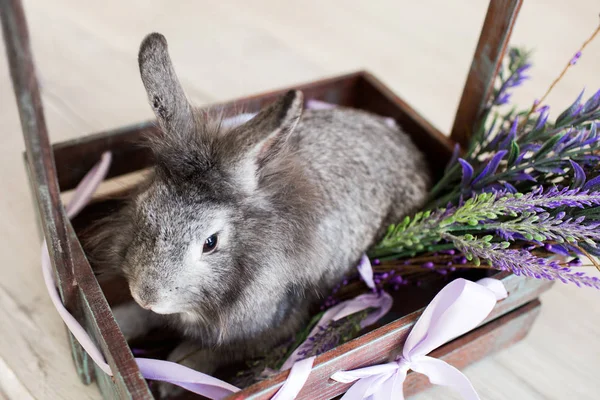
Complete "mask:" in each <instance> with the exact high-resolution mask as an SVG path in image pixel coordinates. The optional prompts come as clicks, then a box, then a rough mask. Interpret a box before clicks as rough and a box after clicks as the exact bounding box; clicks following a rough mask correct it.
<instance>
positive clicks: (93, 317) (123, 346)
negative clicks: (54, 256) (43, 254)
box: [68, 224, 153, 399]
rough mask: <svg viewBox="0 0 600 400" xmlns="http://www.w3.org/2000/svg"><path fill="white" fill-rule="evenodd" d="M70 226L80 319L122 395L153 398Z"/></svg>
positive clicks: (123, 397)
mask: <svg viewBox="0 0 600 400" xmlns="http://www.w3.org/2000/svg"><path fill="white" fill-rule="evenodd" d="M68 230H69V234H70V236H69V237H70V244H71V246H72V249H73V256H74V260H73V261H74V265H75V274H76V276H77V284H78V289H79V295H80V299H81V301H80V302H79V304H78V306H79V313H81V314H82V316H81V318H78V320H79V321H83V325H84V327H85V328H86V331H87V332H88V333H89V334H90V336H91V337H92V339H93V340H94V341H95V343H96V345H97V346H99V348H100V350H101V351H102V353H103V354H104V357H105V358H106V362H107V363H108V364H109V365H110V367H111V370H112V371H113V374H114V375H113V376H112V378H111V380H112V381H113V383H114V385H115V390H116V392H117V393H118V394H119V398H122V399H128V398H134V399H152V398H153V397H152V394H151V393H150V389H149V388H148V385H147V384H146V380H145V379H144V378H143V377H142V375H141V373H140V370H139V369H138V367H137V363H136V362H135V360H134V358H133V354H132V353H131V350H130V349H129V346H128V344H127V342H126V340H125V337H123V334H122V333H121V331H120V329H119V326H118V325H117V322H116V320H115V319H114V316H113V314H112V311H111V309H110V307H109V305H108V302H107V301H106V298H105V297H104V294H103V293H102V290H101V289H100V285H99V284H98V281H97V279H96V276H95V275H94V273H93V271H92V268H91V267H90V264H89V263H88V261H87V259H86V258H85V254H84V252H83V249H82V248H81V244H80V243H79V241H78V240H77V236H76V234H75V231H74V229H73V227H72V225H71V224H69V225H68ZM90 362H91V361H90ZM102 374H104V372H102Z"/></svg>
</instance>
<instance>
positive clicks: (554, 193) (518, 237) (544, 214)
mask: <svg viewBox="0 0 600 400" xmlns="http://www.w3.org/2000/svg"><path fill="white" fill-rule="evenodd" d="M582 185H583V186H584V187H585V184H584V182H582ZM598 206H600V192H597V191H595V192H589V191H588V190H586V189H584V188H578V189H570V188H562V189H559V188H556V187H554V188H551V189H549V190H547V191H545V192H544V191H543V190H542V189H536V190H534V191H532V192H530V193H526V194H521V193H516V194H513V193H507V192H495V193H482V194H479V195H475V196H474V197H472V198H470V199H468V200H467V201H465V202H464V204H462V205H461V206H459V207H450V208H448V209H440V210H437V211H434V212H425V213H420V214H418V218H414V219H412V220H411V219H405V221H404V222H403V223H402V224H400V225H398V226H393V227H392V228H391V229H390V230H389V231H388V233H387V235H386V236H385V237H384V239H383V240H382V241H381V242H380V243H379V244H378V245H377V246H375V247H374V249H373V250H372V252H371V253H370V255H371V256H372V257H377V258H379V259H385V260H389V259H400V258H404V257H412V256H414V255H416V254H418V253H422V252H431V251H441V250H447V249H452V248H454V249H458V250H459V251H460V252H462V253H463V254H464V256H465V257H466V258H467V260H469V261H473V262H474V263H475V265H479V263H480V262H481V261H482V260H485V261H486V262H488V263H490V264H491V265H492V267H493V268H498V269H510V270H511V271H517V270H519V268H521V267H520V266H519V264H518V263H515V264H514V265H513V264H511V266H510V268H508V267H506V266H504V265H503V264H498V265H496V261H497V260H498V259H499V257H501V254H500V253H502V252H506V254H507V257H509V259H515V257H516V255H517V254H518V255H519V257H521V258H523V257H525V253H523V251H525V252H526V253H529V252H528V250H523V249H515V248H511V246H513V244H514V245H516V246H517V247H519V245H518V244H517V242H518V243H523V242H529V243H533V244H535V245H541V244H544V243H545V244H547V243H554V244H562V246H561V247H557V248H562V249H564V251H565V252H566V253H567V254H569V255H572V256H578V255H579V253H578V250H577V249H581V248H582V247H587V248H590V249H593V250H594V251H593V252H594V253H599V252H600V251H599V249H598V247H599V246H598V243H600V232H598V227H600V223H599V222H590V221H587V219H586V217H585V216H578V217H574V216H573V214H574V212H576V211H577V210H579V209H581V208H584V207H586V208H587V210H594V209H600V207H598ZM477 249H480V250H482V251H483V250H484V249H487V250H489V251H490V252H491V253H488V256H484V255H483V253H481V252H478V251H477ZM515 252H516V253H515ZM530 255H531V257H534V258H536V257H537V256H533V255H532V254H530ZM540 260H543V258H540ZM521 261H528V262H529V261H531V259H530V258H527V259H525V258H523V260H521ZM430 264H431V265H432V266H433V265H434V263H432V262H430ZM536 265H538V264H536ZM556 265H558V264H556V263H548V264H544V263H542V264H539V265H538V266H537V269H536V271H537V272H536V273H533V272H531V271H533V270H531V271H530V270H527V269H528V268H530V267H529V266H528V265H526V264H523V267H522V268H523V269H524V270H523V271H522V272H521V273H523V274H525V275H527V276H534V277H542V278H547V279H550V278H552V279H555V278H556V277H557V276H559V275H561V274H562V275H564V280H565V281H568V282H575V281H577V282H579V283H580V284H583V285H588V286H590V285H591V286H594V285H592V284H591V281H589V279H588V278H587V277H582V276H580V275H579V274H571V273H570V270H567V269H564V268H563V267H561V268H563V269H560V268H559V269H557V268H555V266H556ZM424 267H425V266H424ZM545 268H551V269H552V271H550V272H547V273H545V274H542V273H540V272H539V271H540V270H544V269H545ZM594 287H595V286H594Z"/></svg>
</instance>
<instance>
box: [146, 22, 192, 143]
mask: <svg viewBox="0 0 600 400" xmlns="http://www.w3.org/2000/svg"><path fill="white" fill-rule="evenodd" d="M138 63H139V66H140V74H141V77H142V82H144V86H145V88H146V92H147V93H148V99H149V100H150V104H151V105H152V108H153V110H154V113H155V114H156V117H157V118H158V122H159V124H160V126H161V128H162V129H163V130H164V131H165V134H167V135H186V134H187V133H189V131H190V130H191V129H192V126H193V115H192V107H191V105H190V103H189V102H188V100H187V98H186V96H185V93H184V92H183V89H182V87H181V84H180V83H179V80H178V79H177V75H176V74H175V70H174V69H173V64H172V63H171V58H170V57H169V52H168V48H167V40H166V39H165V37H164V36H163V35H161V34H160V33H151V34H149V35H148V36H146V37H145V38H144V40H143V41H142V44H141V46H140V51H139V55H138Z"/></svg>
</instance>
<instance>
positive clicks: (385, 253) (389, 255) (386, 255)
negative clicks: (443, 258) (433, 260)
mask: <svg viewBox="0 0 600 400" xmlns="http://www.w3.org/2000/svg"><path fill="white" fill-rule="evenodd" d="M454 248H455V246H454V245H453V244H452V243H444V244H432V245H430V246H426V247H425V248H424V249H423V250H419V251H417V250H405V251H399V252H394V249H389V248H388V249H381V251H380V252H376V251H373V252H369V258H371V259H374V258H376V259H378V260H379V261H390V260H397V259H399V258H405V257H412V256H414V254H415V253H431V252H436V251H443V250H450V249H454Z"/></svg>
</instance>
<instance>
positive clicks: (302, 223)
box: [92, 33, 430, 373]
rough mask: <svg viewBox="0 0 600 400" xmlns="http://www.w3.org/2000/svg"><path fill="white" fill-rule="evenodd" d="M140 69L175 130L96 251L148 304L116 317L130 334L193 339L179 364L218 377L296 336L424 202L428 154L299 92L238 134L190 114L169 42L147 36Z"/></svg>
mask: <svg viewBox="0 0 600 400" xmlns="http://www.w3.org/2000/svg"><path fill="white" fill-rule="evenodd" d="M139 66H140V73H141V77H142V81H143V83H144V86H145V88H146V91H147V93H148V98H149V100H150V104H151V105H152V108H153V110H154V112H155V114H156V117H157V119H158V124H159V125H160V128H161V129H162V131H163V132H164V135H163V136H161V137H159V138H154V139H149V140H150V146H151V148H152V150H153V153H154V155H155V159H156V165H155V167H154V169H153V173H152V175H151V177H150V178H149V179H148V180H147V181H146V182H145V183H144V184H143V185H142V186H140V187H139V188H138V190H137V192H136V193H135V194H134V195H132V197H131V198H130V199H129V201H128V203H127V206H125V207H124V208H123V209H122V210H120V211H119V212H118V213H116V215H113V216H112V217H111V219H110V223H109V224H108V225H107V226H109V227H110V229H107V230H106V231H105V232H104V233H102V234H99V235H98V236H97V237H96V238H95V241H96V244H97V246H96V247H102V246H104V247H102V248H103V250H101V251H100V252H99V253H96V254H95V255H96V256H97V257H96V258H97V260H100V261H99V263H100V264H109V265H111V266H113V267H115V268H118V269H119V270H120V272H121V273H122V274H123V275H124V276H125V278H126V279H127V281H128V283H129V288H130V290H131V295H132V297H133V298H134V299H135V301H136V303H137V304H129V305H126V306H122V307H118V308H116V309H115V315H116V318H117V320H118V322H119V324H120V325H121V327H122V330H123V331H124V333H125V334H126V336H127V337H130V338H131V337H134V336H137V335H141V334H144V333H145V332H146V331H147V330H148V329H149V328H151V327H152V326H155V325H156V324H169V325H171V326H173V327H175V328H176V329H178V330H179V331H180V332H181V334H182V335H183V336H184V337H185V338H187V340H188V342H186V343H184V344H183V345H182V346H181V347H180V348H178V349H176V350H175V352H174V353H173V355H172V356H171V357H170V358H171V359H173V360H178V359H179V358H181V357H182V356H183V355H185V354H187V353H189V351H190V349H192V347H193V346H201V348H202V349H203V350H201V351H199V352H197V353H196V355H194V356H192V357H188V358H187V359H186V361H185V363H186V364H187V365H189V366H191V367H193V368H196V369H199V370H201V371H203V372H206V373H212V372H214V370H215V368H217V367H218V366H219V365H222V364H224V363H227V362H231V361H235V360H239V359H243V358H247V357H251V356H254V355H256V354H259V353H261V352H263V351H265V350H268V349H271V348H272V347H273V346H274V345H276V344H277V343H278V342H281V341H282V340H284V339H288V338H289V337H290V336H291V335H293V334H294V333H296V332H297V331H298V330H299V329H300V328H301V327H302V325H303V324H305V323H306V322H307V318H308V317H309V315H308V311H309V309H310V308H311V306H314V305H315V304H318V303H319V302H320V301H321V300H322V299H323V298H324V296H326V295H327V294H328V293H329V291H330V290H331V288H332V287H333V286H334V285H336V284H337V283H338V282H339V281H340V280H342V279H343V276H344V275H345V274H346V273H348V272H349V271H351V270H352V268H354V267H355V266H356V265H357V263H358V261H359V259H360V257H361V255H362V254H363V253H364V252H365V250H367V249H368V248H369V246H371V245H372V244H373V243H374V242H375V241H376V240H377V239H378V238H380V237H381V236H382V234H383V233H384V232H385V229H386V227H387V226H388V225H389V224H390V223H394V222H397V221H400V220H401V218H402V217H404V216H405V215H407V214H409V213H412V212H414V211H415V210H417V209H418V208H419V207H420V206H422V205H423V203H424V200H425V196H426V194H427V190H428V187H429V182H430V173H429V169H428V166H427V164H426V162H425V159H424V157H423V155H422V153H421V152H420V151H419V150H418V149H417V148H416V146H415V145H414V144H413V143H412V142H411V140H410V139H409V137H408V136H407V135H406V134H404V133H403V132H401V131H400V130H399V129H398V128H397V127H390V126H389V125H388V124H386V122H385V119H384V118H383V117H379V116H376V115H372V114H369V113H366V112H363V111H358V110H353V109H347V108H335V109H322V110H306V111H305V112H304V113H303V97H302V93H301V92H299V91H290V92H288V93H286V94H285V95H284V96H282V97H280V98H279V99H278V100H277V101H275V102H274V103H273V104H271V105H270V106H268V107H266V108H264V109H263V110H261V111H260V112H259V113H258V114H257V115H256V116H255V117H254V118H252V119H251V120H249V121H247V122H245V123H244V124H242V125H240V126H237V127H228V128H227V127H224V126H222V125H221V124H220V122H219V120H218V119H217V120H215V121H213V120H211V119H210V118H207V115H206V114H205V113H199V112H198V111H195V110H194V109H193V107H192V106H191V105H190V103H189V102H188V100H187V99H186V96H185V94H184V91H183V89H182V87H181V85H180V83H179V81H178V79H177V77H176V75H175V71H174V69H173V66H172V64H171V60H170V57H169V55H168V51H167V43H166V40H165V38H164V37H163V36H162V35H160V34H157V33H153V34H150V35H148V36H147V37H146V38H145V39H144V41H143V42H142V44H141V48H140V52H139ZM100 244H102V245H100ZM92 247H93V246H92ZM92 258H93V256H92ZM140 306H141V307H140ZM144 313H145V314H144Z"/></svg>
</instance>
